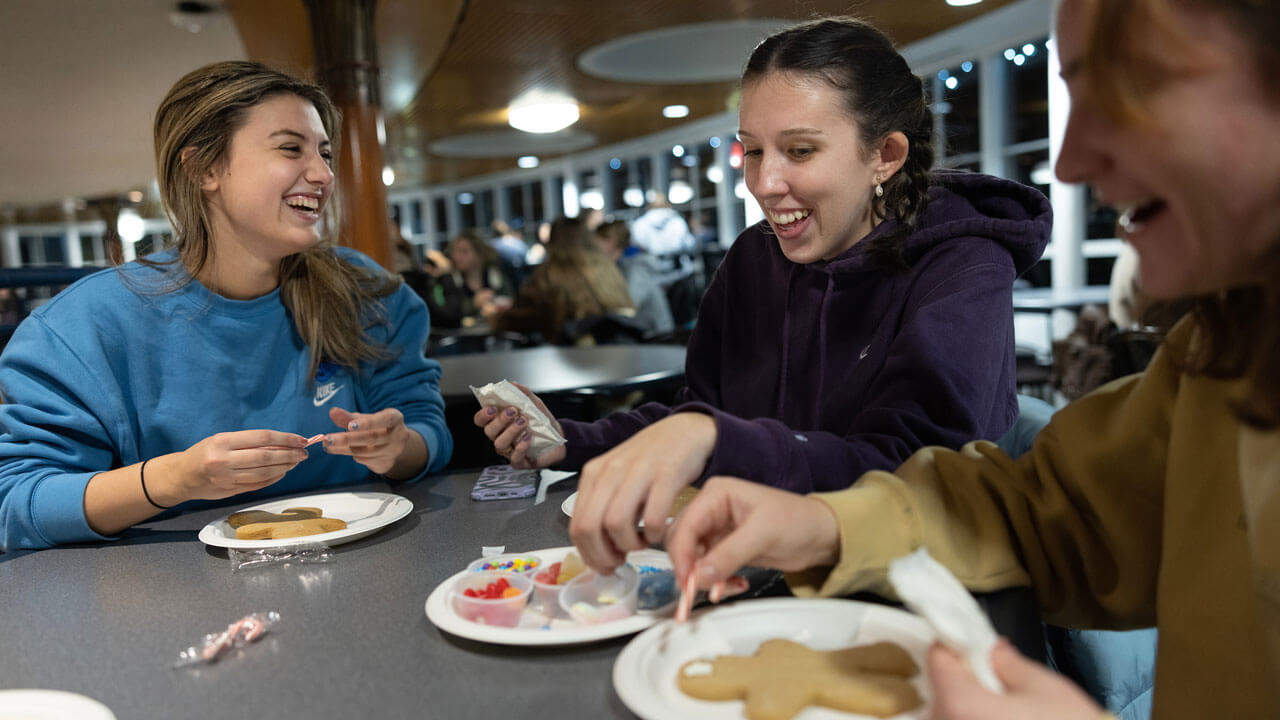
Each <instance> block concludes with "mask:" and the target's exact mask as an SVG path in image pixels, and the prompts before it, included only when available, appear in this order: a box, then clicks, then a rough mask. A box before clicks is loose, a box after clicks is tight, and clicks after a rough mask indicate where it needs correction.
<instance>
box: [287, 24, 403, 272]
mask: <svg viewBox="0 0 1280 720" xmlns="http://www.w3.org/2000/svg"><path fill="white" fill-rule="evenodd" d="M306 5H307V14H308V15H309V16H310V18H311V40H312V45H313V48H314V51H315V61H316V76H317V79H318V80H319V82H320V84H321V85H323V86H324V88H325V90H327V91H328V93H329V95H330V97H332V98H333V101H334V103H335V104H337V106H338V108H339V109H341V110H342V135H341V137H340V138H336V140H337V143H338V149H339V152H338V165H337V168H336V172H337V175H338V197H339V199H340V201H341V216H342V227H341V231H340V233H339V236H338V240H339V242H341V243H342V244H343V245H348V246H350V247H353V248H355V249H357V250H359V251H360V252H362V253H365V254H366V255H368V256H369V257H371V258H373V259H374V260H376V261H378V263H380V264H381V265H382V266H383V267H385V268H388V269H391V262H392V261H391V258H392V243H391V237H392V236H391V223H390V221H389V219H388V216H387V189H386V186H385V185H383V184H382V167H383V159H382V143H381V142H380V141H379V138H378V124H379V122H380V120H379V116H380V112H381V107H380V106H381V101H380V93H379V90H378V63H377V46H376V42H375V38H374V29H373V27H374V25H373V19H374V9H375V6H376V5H377V0H306Z"/></svg>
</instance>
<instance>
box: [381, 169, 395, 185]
mask: <svg viewBox="0 0 1280 720" xmlns="http://www.w3.org/2000/svg"><path fill="white" fill-rule="evenodd" d="M395 181H396V171H395V170H392V169H391V166H390V165H387V166H386V167H384V168H382V184H383V185H386V186H387V187H391V185H392V183H394V182H395Z"/></svg>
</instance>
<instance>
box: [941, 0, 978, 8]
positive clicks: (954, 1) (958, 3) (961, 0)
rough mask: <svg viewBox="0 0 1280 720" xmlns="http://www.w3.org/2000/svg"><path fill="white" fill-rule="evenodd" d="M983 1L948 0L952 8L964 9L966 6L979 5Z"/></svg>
mask: <svg viewBox="0 0 1280 720" xmlns="http://www.w3.org/2000/svg"><path fill="white" fill-rule="evenodd" d="M980 2H982V0H947V4H948V5H951V6H952V7H964V6H965V5H977V4H978V3H980Z"/></svg>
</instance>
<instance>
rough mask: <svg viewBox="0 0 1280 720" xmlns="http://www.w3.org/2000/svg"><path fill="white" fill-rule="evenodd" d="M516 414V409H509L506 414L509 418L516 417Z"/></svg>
mask: <svg viewBox="0 0 1280 720" xmlns="http://www.w3.org/2000/svg"><path fill="white" fill-rule="evenodd" d="M515 414H516V409H515V408H507V412H506V415H507V417H512V416H514V415H515Z"/></svg>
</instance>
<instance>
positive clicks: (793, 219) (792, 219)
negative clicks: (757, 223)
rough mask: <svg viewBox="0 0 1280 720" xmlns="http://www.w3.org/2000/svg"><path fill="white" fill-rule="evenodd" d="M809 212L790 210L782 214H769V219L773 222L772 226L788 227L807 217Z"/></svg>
mask: <svg viewBox="0 0 1280 720" xmlns="http://www.w3.org/2000/svg"><path fill="white" fill-rule="evenodd" d="M810 212H811V211H809V210H792V211H791V212H784V213H775V212H770V213H769V219H770V220H771V221H773V224H774V225H790V224H792V223H797V222H800V221H801V220H803V219H805V218H807V217H809V213H810Z"/></svg>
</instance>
